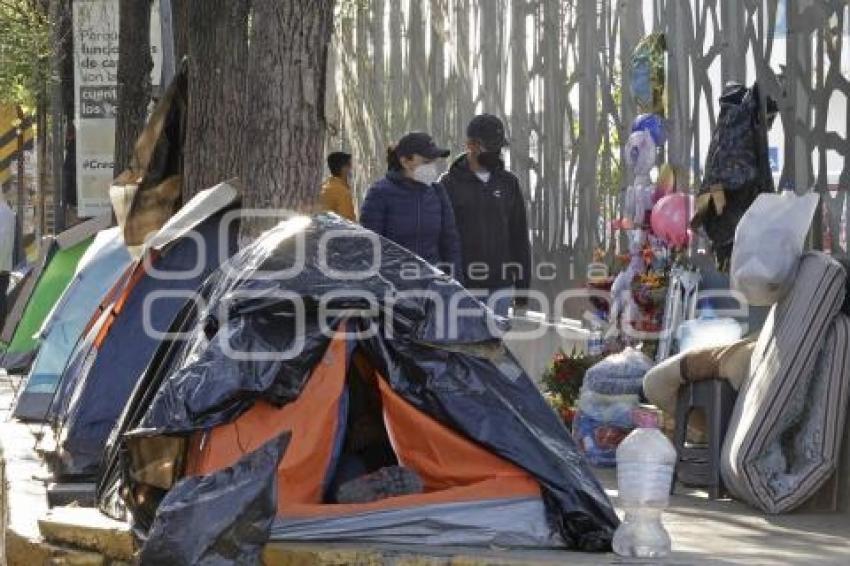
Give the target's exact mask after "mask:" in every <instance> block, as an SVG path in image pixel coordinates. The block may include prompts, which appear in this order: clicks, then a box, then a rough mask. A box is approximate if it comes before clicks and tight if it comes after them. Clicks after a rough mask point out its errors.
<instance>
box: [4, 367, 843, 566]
mask: <svg viewBox="0 0 850 566" xmlns="http://www.w3.org/2000/svg"><path fill="white" fill-rule="evenodd" d="M12 393H13V392H12V389H11V388H10V387H9V382H8V379H6V378H4V377H0V421H5V420H6V418H7V416H8V411H9V409H10V408H11V399H12ZM0 428H2V434H0V442H2V445H3V448H4V451H5V454H4V456H5V458H6V460H7V461H9V462H10V465H7V474H8V475H7V481H8V484H7V485H8V488H9V489H8V491H7V493H8V501H6V500H0V504H2V510H0V513H2V515H3V516H5V512H6V511H7V509H9V508H11V511H12V513H11V514H10V516H9V527H10V532H14V535H15V536H13V537H0V558H2V553H3V550H4V548H3V542H4V538H5V539H6V541H7V542H9V541H11V544H17V545H20V544H30V545H31V546H32V547H33V548H35V549H36V550H37V549H38V547H39V546H42V547H46V550H45V551H44V556H50V557H51V559H53V558H55V557H56V556H57V552H58V550H57V547H56V546H55V545H54V546H51V545H49V544H48V543H44V542H39V541H40V540H41V536H42V533H43V531H44V529H41V530H40V529H39V524H38V521H39V519H41V518H43V517H44V516H45V514H46V511H47V504H46V500H45V498H44V483H43V482H42V481H41V480H40V479H39V478H41V477H43V476H44V467H43V466H42V464H41V462H40V461H39V460H38V459H37V458H36V457H35V453H34V451H33V447H34V446H35V437H34V436H33V432H37V431H38V427H27V426H24V425H16V424H11V423H0ZM597 474H598V476H599V478H600V480H601V481H602V483H603V484H604V485H605V487H606V488H607V490H608V493H609V495H610V496H611V497H612V499H613V501H614V503H615V505H616V504H617V490H616V483H617V482H616V474H615V473H614V471H613V470H597ZM63 515H64V516H66V517H67V516H72V515H74V513H65V514H63V513H59V514H57V516H63ZM76 515H78V516H80V517H82V518H83V519H84V520H81V522H83V523H86V525H85V528H86V529H88V530H87V531H86V532H85V537H83V538H84V539H86V540H90V539H92V534H91V531H92V527H91V525H92V524H98V522H99V521H101V522H103V523H104V525H106V526H105V527H104V528H103V529H102V530H103V532H104V533H107V532H108V533H110V534H111V535H114V534H115V531H116V525H118V524H117V523H115V522H114V521H112V522H110V521H107V520H104V518H103V517H101V516H99V515H97V512H96V511H95V510H83V509H79V510H77V513H76ZM664 522H665V525H666V526H667V529H668V531H669V532H670V535H671V537H672V540H673V550H674V553H673V555H672V556H670V557H669V558H668V559H666V560H664V561H653V562H650V563H663V564H754V565H755V564H759V565H762V564H804V565H807V566H809V565H820V564H824V565H826V564H835V565H847V564H850V514H798V513H793V514H790V515H781V516H766V515H764V514H761V513H759V512H757V511H755V510H753V509H751V508H749V507H747V506H746V505H743V504H741V503H738V502H735V501H729V500H725V501H710V500H709V499H708V498H707V496H706V494H705V492H701V491H697V490H684V489H679V490H678V491H677V494H676V495H674V496H673V498H672V502H671V507H670V509H669V510H668V512H667V513H666V514H665V517H664ZM119 526H120V525H119ZM81 528H83V527H81ZM66 531H67V529H66ZM71 535H73V533H71ZM62 536H65V537H68V536H70V535H69V534H68V533H67V532H66V533H64V534H63V535H62ZM105 536H106V534H104V537H105ZM124 536H125V538H126V537H127V536H128V535H127V533H126V532H125V533H124ZM104 537H100V538H104ZM94 538H95V539H97V538H98V537H94ZM25 539H29V540H25ZM62 542H66V541H56V540H54V543H56V544H59V543H62ZM103 543H104V541H103V540H92V541H91V545H90V546H89V547H87V550H89V551H93V552H90V553H88V554H84V556H88V557H92V556H94V557H97V556H98V554H97V553H96V552H97V551H101V548H100V547H99V546H98V545H102V544H103ZM7 550H15V549H7ZM9 554H10V555H11V554H12V552H10V553H9ZM60 554H61V553H60ZM31 555H32V554H31ZM76 556H77V559H79V558H80V554H79V553H77V554H76ZM265 557H266V561H267V563H268V564H298V565H302V564H325V565H331V564H333V565H342V564H346V565H347V564H369V565H376V564H392V565H395V566H401V565H408V566H413V565H414V564H415V565H417V566H432V565H433V566H436V565H448V564H452V565H461V564H462V565H465V566H478V565H482V566H483V565H485V564H486V565H502V566H508V565H510V566H519V565H534V564H540V565H553V564H565V563H569V564H642V563H643V564H645V563H647V562H646V561H639V560H630V559H624V558H620V557H617V556H614V555H613V554H609V555H598V554H581V553H565V552H562V551H507V550H503V549H486V550H482V549H470V548H422V547H403V548H398V547H387V546H375V545H351V544H343V543H325V544H271V545H269V547H268V549H267V552H266V555H265ZM68 560H69V559H68V558H66V560H65V562H61V561H60V562H58V563H70V562H68ZM2 563H4V561H3V560H0V564H2ZM19 563H20V562H19ZM98 563H99V562H98Z"/></svg>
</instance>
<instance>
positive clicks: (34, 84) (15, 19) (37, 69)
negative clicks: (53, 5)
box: [0, 0, 50, 109]
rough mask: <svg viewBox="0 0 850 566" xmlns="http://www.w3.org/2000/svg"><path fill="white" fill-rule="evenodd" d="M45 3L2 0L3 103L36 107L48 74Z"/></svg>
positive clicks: (0, 67)
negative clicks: (36, 100)
mask: <svg viewBox="0 0 850 566" xmlns="http://www.w3.org/2000/svg"><path fill="white" fill-rule="evenodd" d="M49 55H50V26H49V22H48V17H47V9H46V2H44V1H42V0H0V103H6V104H20V105H22V106H24V108H26V109H31V108H33V107H34V106H35V99H36V96H37V94H38V92H39V91H40V90H42V89H43V88H44V85H45V84H46V79H47V76H48V73H49V70H50V68H49Z"/></svg>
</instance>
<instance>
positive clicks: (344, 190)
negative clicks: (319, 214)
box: [319, 151, 357, 222]
mask: <svg viewBox="0 0 850 566" xmlns="http://www.w3.org/2000/svg"><path fill="white" fill-rule="evenodd" d="M328 169H329V170H330V172H331V176H330V177H328V178H327V179H325V182H324V183H322V192H321V193H319V206H320V208H321V209H322V210H323V211H325V212H335V213H336V214H339V215H340V216H342V217H343V218H345V219H347V220H351V221H352V222H356V221H357V216H356V215H355V214H354V199H353V197H352V195H351V187H350V186H349V184H348V179H349V177H350V175H351V154H350V153H345V152H342V151H335V152H333V153H331V154H330V155H328Z"/></svg>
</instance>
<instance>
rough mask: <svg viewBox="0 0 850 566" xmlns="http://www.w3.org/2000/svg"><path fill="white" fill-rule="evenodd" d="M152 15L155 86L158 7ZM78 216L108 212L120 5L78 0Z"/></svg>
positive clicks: (158, 64)
mask: <svg viewBox="0 0 850 566" xmlns="http://www.w3.org/2000/svg"><path fill="white" fill-rule="evenodd" d="M154 4H155V5H154V9H153V10H152V13H151V31H152V33H151V40H152V43H151V52H152V55H153V57H154V73H155V74H154V73H152V75H153V77H152V78H153V81H152V82H153V84H154V85H156V84H159V73H160V72H161V69H162V52H161V46H160V42H161V34H160V27H159V26H160V21H159V2H155V3H154ZM73 9H74V108H75V123H76V140H77V142H76V143H77V207H78V211H77V214H78V215H79V216H80V217H90V216H98V215H100V214H103V213H106V212H109V211H110V203H109V185H110V184H111V182H112V179H113V162H114V155H115V118H116V113H117V110H118V44H119V26H118V22H119V20H118V14H119V11H118V0H74V2H73Z"/></svg>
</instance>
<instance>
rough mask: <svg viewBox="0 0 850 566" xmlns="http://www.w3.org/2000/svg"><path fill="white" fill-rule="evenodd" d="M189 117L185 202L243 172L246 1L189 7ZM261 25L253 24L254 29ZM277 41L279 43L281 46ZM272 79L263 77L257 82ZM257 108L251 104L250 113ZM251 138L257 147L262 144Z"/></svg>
mask: <svg viewBox="0 0 850 566" xmlns="http://www.w3.org/2000/svg"><path fill="white" fill-rule="evenodd" d="M189 21H191V22H192V23H191V25H190V26H189V112H188V114H189V117H188V120H187V128H186V147H185V150H184V160H185V161H184V177H185V178H184V182H183V197H184V199H187V200H188V199H189V198H190V197H191V196H193V195H194V194H196V193H197V192H199V191H201V190H203V189H206V188H209V187H211V186H213V185H216V184H218V183H221V182H222V181H226V180H228V179H231V178H233V177H242V173H243V171H244V168H243V164H244V155H243V153H244V150H245V140H246V138H245V116H246V115H247V113H248V112H247V108H246V104H245V102H246V97H245V84H246V83H245V66H246V61H247V53H248V2H247V0H203V1H201V0H193V1H190V2H189ZM261 24H262V22H256V21H255V26H257V25H261ZM280 39H281V38H278V41H280ZM268 80H270V79H269V77H263V78H262V79H261V81H260V82H266V81H268ZM260 108H262V106H261V105H259V101H258V100H252V104H251V109H252V110H254V109H257V111H258V112H259V111H260V110H259V109H260ZM264 142H265V140H263V139H262V138H254V143H255V144H260V143H264Z"/></svg>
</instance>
